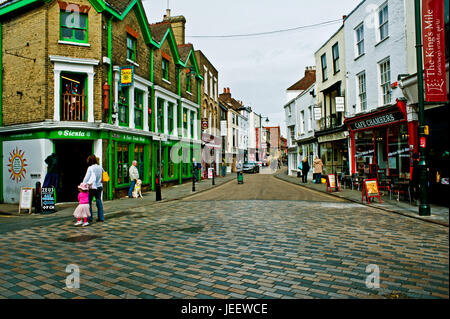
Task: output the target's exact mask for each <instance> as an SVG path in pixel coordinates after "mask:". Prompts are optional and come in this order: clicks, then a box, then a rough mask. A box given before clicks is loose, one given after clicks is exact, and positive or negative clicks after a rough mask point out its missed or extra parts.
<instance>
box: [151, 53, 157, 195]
mask: <svg viewBox="0 0 450 319" xmlns="http://www.w3.org/2000/svg"><path fill="white" fill-rule="evenodd" d="M153 50H154V48H153V47H152V48H151V49H150V82H152V86H151V87H150V109H151V113H150V130H151V131H152V132H155V118H154V117H155V85H154V84H153V66H154V61H153ZM150 149H151V154H152V167H151V171H152V191H155V186H156V185H155V174H156V149H155V146H154V141H153V139H152V142H151V143H150Z"/></svg>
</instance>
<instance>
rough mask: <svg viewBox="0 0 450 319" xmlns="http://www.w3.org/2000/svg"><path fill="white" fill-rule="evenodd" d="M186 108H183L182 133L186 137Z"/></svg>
mask: <svg viewBox="0 0 450 319" xmlns="http://www.w3.org/2000/svg"><path fill="white" fill-rule="evenodd" d="M187 117H188V110H187V109H183V135H184V137H187V132H188V118H187Z"/></svg>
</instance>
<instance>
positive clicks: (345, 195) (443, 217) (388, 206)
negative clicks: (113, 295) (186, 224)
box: [274, 168, 449, 227]
mask: <svg viewBox="0 0 450 319" xmlns="http://www.w3.org/2000/svg"><path fill="white" fill-rule="evenodd" d="M274 176H275V177H277V178H279V179H281V180H284V181H286V182H289V183H293V184H296V185H300V186H302V187H305V188H307V189H312V190H316V191H320V192H322V193H326V191H327V190H326V184H314V183H312V182H311V180H310V179H308V183H307V184H303V183H301V179H300V178H298V177H295V176H290V175H287V169H286V168H283V169H281V170H279V171H277V173H275V174H274ZM328 194H332V195H333V196H335V197H337V198H341V199H347V200H350V201H352V202H355V203H361V204H364V205H368V206H372V207H377V208H380V209H383V210H385V211H389V212H392V213H397V214H401V215H404V216H408V217H413V218H417V219H421V220H425V221H428V222H433V223H437V224H440V225H444V226H447V227H448V226H449V208H448V207H441V206H437V205H432V204H431V205H430V207H431V215H430V216H420V215H419V212H418V207H417V206H415V205H411V204H410V203H409V202H405V201H397V200H396V199H394V198H393V199H389V195H388V194H387V193H386V194H385V196H382V197H381V203H380V202H379V201H378V199H375V200H374V201H373V202H371V203H370V204H367V201H365V202H362V201H361V198H362V192H361V191H360V190H359V191H358V190H356V189H355V190H352V189H350V188H347V189H345V187H344V186H343V185H342V186H341V192H333V193H328Z"/></svg>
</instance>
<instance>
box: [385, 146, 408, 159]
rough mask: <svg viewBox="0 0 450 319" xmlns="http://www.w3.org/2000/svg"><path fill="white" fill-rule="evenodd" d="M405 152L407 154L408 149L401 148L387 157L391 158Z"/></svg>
mask: <svg viewBox="0 0 450 319" xmlns="http://www.w3.org/2000/svg"><path fill="white" fill-rule="evenodd" d="M405 152H409V148H408V147H406V148H402V149H401V150H398V151H396V152H392V153H389V155H388V156H389V157H391V156H395V155H398V154H402V153H405ZM407 156H409V155H407Z"/></svg>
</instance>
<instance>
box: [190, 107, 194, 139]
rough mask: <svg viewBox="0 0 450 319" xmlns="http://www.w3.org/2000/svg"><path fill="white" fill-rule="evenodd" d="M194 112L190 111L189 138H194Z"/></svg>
mask: <svg viewBox="0 0 450 319" xmlns="http://www.w3.org/2000/svg"><path fill="white" fill-rule="evenodd" d="M194 114H195V113H194V112H192V111H191V112H190V122H191V123H190V126H191V127H190V129H191V135H190V138H194Z"/></svg>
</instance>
